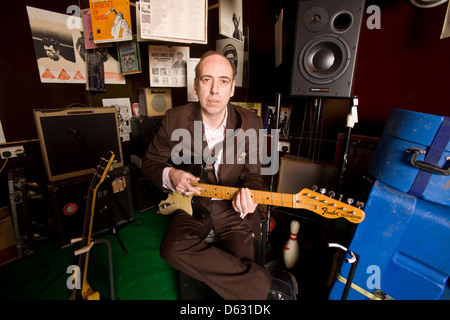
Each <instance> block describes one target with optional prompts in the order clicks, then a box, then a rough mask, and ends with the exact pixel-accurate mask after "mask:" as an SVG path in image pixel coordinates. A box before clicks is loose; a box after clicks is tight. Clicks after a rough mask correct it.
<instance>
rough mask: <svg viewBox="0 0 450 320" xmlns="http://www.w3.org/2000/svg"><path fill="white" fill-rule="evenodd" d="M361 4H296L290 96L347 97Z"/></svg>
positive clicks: (353, 0)
mask: <svg viewBox="0 0 450 320" xmlns="http://www.w3.org/2000/svg"><path fill="white" fill-rule="evenodd" d="M364 5H365V0H345V1H330V0H313V1H305V0H299V1H298V8H297V19H296V32H295V47H294V48H295V49H294V55H293V64H292V79H291V95H294V96H314V97H336V98H345V97H350V96H351V94H352V86H353V73H354V68H355V61H356V53H357V48H358V41H359V33H360V29H361V20H362V16H363V14H364Z"/></svg>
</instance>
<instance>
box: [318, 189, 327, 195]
mask: <svg viewBox="0 0 450 320" xmlns="http://www.w3.org/2000/svg"><path fill="white" fill-rule="evenodd" d="M319 192H320V193H321V194H325V193H326V192H327V189H325V188H320V190H319Z"/></svg>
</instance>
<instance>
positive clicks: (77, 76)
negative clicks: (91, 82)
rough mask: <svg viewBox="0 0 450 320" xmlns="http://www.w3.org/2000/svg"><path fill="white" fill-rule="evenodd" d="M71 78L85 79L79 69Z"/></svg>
mask: <svg viewBox="0 0 450 320" xmlns="http://www.w3.org/2000/svg"><path fill="white" fill-rule="evenodd" d="M73 78H74V79H76V80H85V79H84V77H83V75H82V74H81V72H80V71H77V73H75V76H74V77H73Z"/></svg>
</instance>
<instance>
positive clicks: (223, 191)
mask: <svg viewBox="0 0 450 320" xmlns="http://www.w3.org/2000/svg"><path fill="white" fill-rule="evenodd" d="M191 184H192V185H193V186H199V187H201V191H200V194H194V195H191V196H187V197H185V196H182V195H181V194H179V193H173V194H169V195H168V197H167V199H165V200H162V201H161V202H160V203H159V205H158V208H159V213H161V214H164V215H166V214H171V213H173V212H174V211H176V210H178V209H181V210H184V211H185V212H187V213H188V214H190V215H192V214H193V211H192V205H191V200H192V197H193V196H200V197H209V198H219V199H224V200H231V199H233V198H234V195H235V194H236V193H237V192H238V191H239V188H234V187H226V186H219V185H212V184H206V183H196V182H191ZM323 192H324V191H323ZM250 193H251V197H252V200H253V202H256V203H259V204H266V205H271V206H280V207H287V208H294V209H306V210H310V211H313V212H315V213H317V214H319V215H321V216H323V217H325V218H328V219H336V218H345V219H347V220H348V221H350V222H352V223H360V222H362V221H363V220H364V217H365V214H364V211H362V210H361V207H362V206H363V204H362V203H361V202H358V203H357V205H358V208H357V207H354V206H352V205H351V203H353V200H352V199H348V202H349V203H348V204H345V203H343V202H341V201H340V200H336V199H334V198H331V197H327V196H325V195H324V194H323V193H319V192H316V191H313V190H310V189H307V188H305V189H303V190H302V191H300V192H299V193H297V194H289V193H277V192H270V191H260V190H250Z"/></svg>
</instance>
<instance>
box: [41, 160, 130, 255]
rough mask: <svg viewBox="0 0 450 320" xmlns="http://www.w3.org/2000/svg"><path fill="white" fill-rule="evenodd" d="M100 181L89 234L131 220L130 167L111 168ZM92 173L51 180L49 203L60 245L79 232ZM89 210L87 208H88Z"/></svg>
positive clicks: (68, 242) (67, 242) (79, 233)
mask: <svg viewBox="0 0 450 320" xmlns="http://www.w3.org/2000/svg"><path fill="white" fill-rule="evenodd" d="M108 176H109V177H107V178H106V179H105V181H104V182H103V183H102V184H100V186H99V188H98V190H97V194H96V202H95V210H94V219H93V226H92V234H93V235H94V236H96V235H99V234H101V233H103V232H105V231H108V230H109V229H110V228H112V227H116V226H121V225H123V224H125V223H127V222H132V221H134V211H133V201H132V194H131V182H130V169H129V167H128V166H122V167H119V168H116V169H114V170H112V171H111V172H110V173H109V174H108ZM91 181H92V175H83V176H79V177H75V178H71V179H66V180H61V181H56V182H52V183H50V184H49V185H48V186H47V188H48V192H49V197H50V201H51V205H52V213H53V222H54V225H55V227H56V231H57V236H58V240H59V242H60V244H61V246H65V245H68V244H70V240H71V239H74V238H79V237H81V236H82V232H83V225H84V215H85V211H86V200H87V195H88V188H89V185H90V183H91ZM88 209H89V210H90V208H88Z"/></svg>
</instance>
